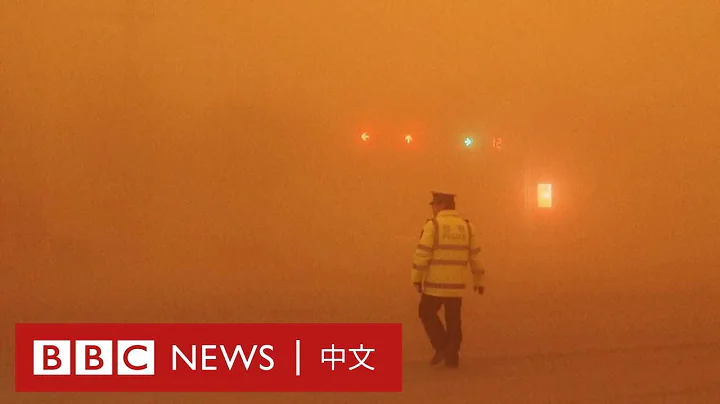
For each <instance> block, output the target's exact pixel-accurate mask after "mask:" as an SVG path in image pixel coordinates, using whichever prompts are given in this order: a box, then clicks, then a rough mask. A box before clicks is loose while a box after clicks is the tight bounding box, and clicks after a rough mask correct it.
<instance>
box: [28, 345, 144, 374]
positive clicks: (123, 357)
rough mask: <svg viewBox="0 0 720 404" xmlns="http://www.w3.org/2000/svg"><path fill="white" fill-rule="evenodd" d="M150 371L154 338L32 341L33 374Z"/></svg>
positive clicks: (141, 372) (131, 372)
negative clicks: (138, 339)
mask: <svg viewBox="0 0 720 404" xmlns="http://www.w3.org/2000/svg"><path fill="white" fill-rule="evenodd" d="M72 348H74V349H72ZM73 350H74V351H75V355H74V356H73V355H72V351H73ZM73 362H74V366H73ZM153 374H155V341H112V340H104V341H74V346H73V341H70V340H63V341H43V340H35V341H33V375H56V376H70V375H118V376H138V375H153Z"/></svg>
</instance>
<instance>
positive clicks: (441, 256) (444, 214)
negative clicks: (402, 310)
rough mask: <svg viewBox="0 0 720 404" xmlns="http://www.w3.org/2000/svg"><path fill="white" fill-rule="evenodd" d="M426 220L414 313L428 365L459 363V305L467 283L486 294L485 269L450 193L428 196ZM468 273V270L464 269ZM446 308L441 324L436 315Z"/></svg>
mask: <svg viewBox="0 0 720 404" xmlns="http://www.w3.org/2000/svg"><path fill="white" fill-rule="evenodd" d="M432 194H433V199H432V201H431V202H430V205H431V207H432V212H433V218H432V219H429V220H428V221H427V222H426V223H425V226H424V227H423V230H422V232H421V233H420V242H419V243H418V245H417V248H416V249H415V255H414V257H413V265H412V275H411V279H412V283H413V285H414V286H415V288H416V290H417V291H418V292H419V293H420V303H419V307H418V315H419V317H420V320H421V321H422V324H423V327H424V328H425V332H426V334H427V336H428V338H429V340H430V344H431V345H432V347H433V348H434V350H435V355H434V356H433V358H432V360H431V361H430V364H431V365H437V364H439V363H441V362H443V361H444V362H445V365H446V366H448V367H457V366H458V365H459V352H460V344H461V342H462V320H461V306H462V300H463V296H464V293H465V290H466V289H467V285H468V281H471V282H472V287H473V290H474V291H475V292H476V293H479V294H483V293H484V291H485V286H484V276H485V268H484V266H483V265H482V263H481V262H480V258H479V254H480V250H481V249H480V243H479V238H478V237H477V233H476V232H475V228H474V226H473V225H472V224H471V223H470V221H469V220H466V219H464V218H463V217H462V216H460V214H459V213H458V212H457V211H456V210H455V195H453V194H446V193H440V192H433V193H432ZM468 269H469V270H468ZM443 306H444V307H445V322H446V326H447V328H446V327H444V326H443V324H442V321H441V320H440V317H439V316H438V312H439V311H440V308H441V307H443Z"/></svg>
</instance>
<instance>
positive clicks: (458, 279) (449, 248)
mask: <svg viewBox="0 0 720 404" xmlns="http://www.w3.org/2000/svg"><path fill="white" fill-rule="evenodd" d="M480 250H481V249H480V243H479V239H478V237H477V235H476V233H475V229H474V226H473V225H472V224H471V223H470V222H469V221H468V220H465V219H463V218H462V217H461V216H460V214H459V213H458V212H457V211H455V210H443V211H440V212H438V214H437V215H436V216H435V217H434V218H432V219H430V220H428V221H427V222H425V226H424V227H423V230H422V233H421V234H420V242H419V243H418V245H417V248H416V249H415V255H414V257H413V265H412V275H411V278H412V282H413V284H414V285H416V286H417V285H422V287H423V293H425V294H428V295H433V296H440V297H461V296H462V295H463V293H464V291H465V289H466V287H467V283H468V281H469V280H470V278H471V274H472V283H473V286H484V284H483V282H484V277H485V268H484V267H483V265H482V263H481V262H480V258H479V255H480ZM468 269H469V270H468Z"/></svg>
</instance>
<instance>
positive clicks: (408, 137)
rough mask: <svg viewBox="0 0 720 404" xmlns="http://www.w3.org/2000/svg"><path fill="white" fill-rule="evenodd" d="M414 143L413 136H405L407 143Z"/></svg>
mask: <svg viewBox="0 0 720 404" xmlns="http://www.w3.org/2000/svg"><path fill="white" fill-rule="evenodd" d="M412 142H413V137H412V135H405V143H407V144H410V143H412Z"/></svg>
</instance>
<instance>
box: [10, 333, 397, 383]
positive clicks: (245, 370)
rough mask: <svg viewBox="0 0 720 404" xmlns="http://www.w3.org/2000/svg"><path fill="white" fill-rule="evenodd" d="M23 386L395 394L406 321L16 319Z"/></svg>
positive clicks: (17, 355)
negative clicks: (51, 321) (98, 321)
mask: <svg viewBox="0 0 720 404" xmlns="http://www.w3.org/2000/svg"><path fill="white" fill-rule="evenodd" d="M15 341H16V345H15V390H16V391H18V392H399V391H401V390H402V328H401V325H400V324H16V326H15Z"/></svg>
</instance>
